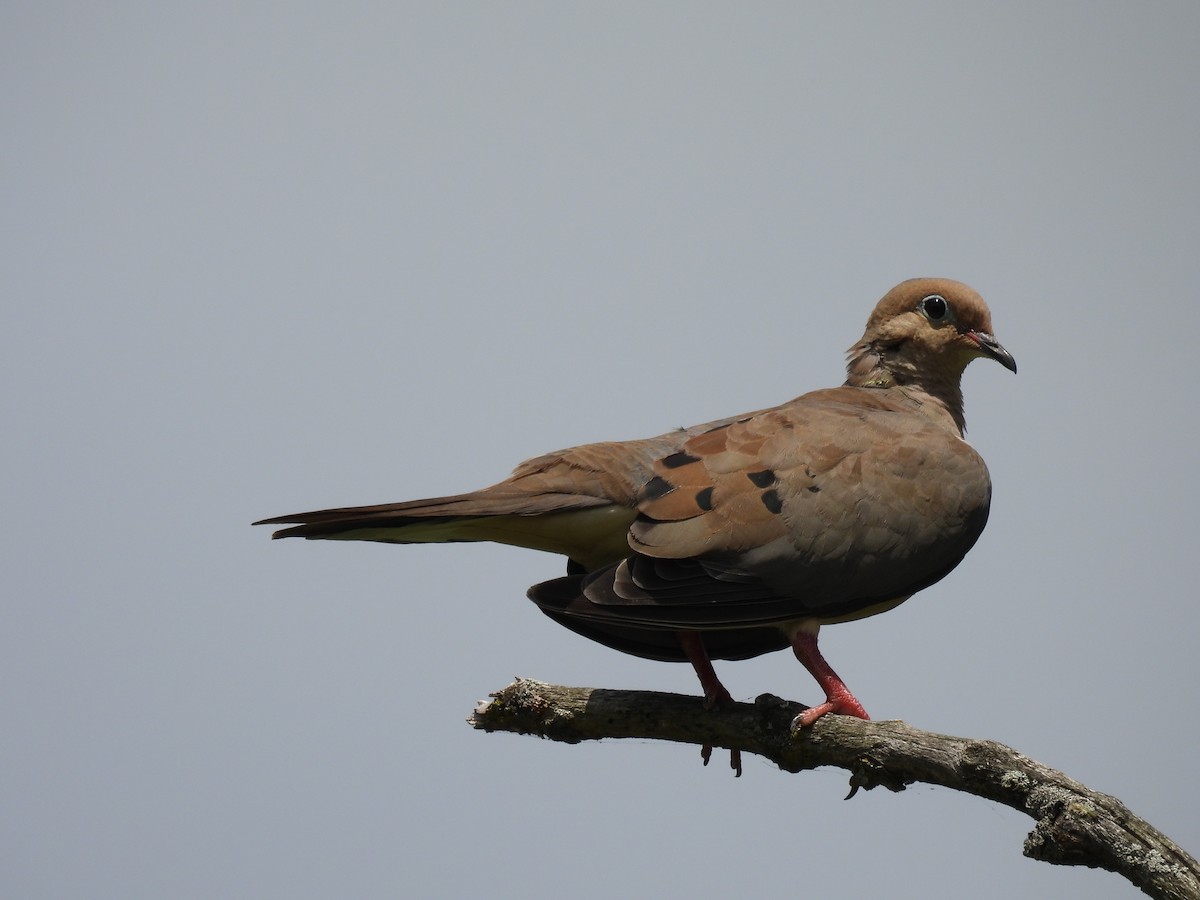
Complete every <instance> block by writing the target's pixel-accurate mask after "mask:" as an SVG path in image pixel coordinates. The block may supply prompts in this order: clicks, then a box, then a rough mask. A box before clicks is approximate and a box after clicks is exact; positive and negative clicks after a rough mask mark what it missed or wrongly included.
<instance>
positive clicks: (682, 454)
mask: <svg viewBox="0 0 1200 900" xmlns="http://www.w3.org/2000/svg"><path fill="white" fill-rule="evenodd" d="M699 461H700V457H698V456H692V454H690V453H688V452H687V451H686V450H680V451H678V452H677V453H672V454H671V455H670V456H664V457H663V458H662V464H663V465H664V466H666V467H667V468H668V469H678V468H679V467H680V466H686V465H689V464H690V463H694V462H699Z"/></svg>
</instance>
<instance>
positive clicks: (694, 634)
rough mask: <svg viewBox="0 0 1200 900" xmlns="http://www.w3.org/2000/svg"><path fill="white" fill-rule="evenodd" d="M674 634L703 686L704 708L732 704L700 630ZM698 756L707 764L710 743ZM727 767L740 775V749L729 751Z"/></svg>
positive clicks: (709, 754)
mask: <svg viewBox="0 0 1200 900" xmlns="http://www.w3.org/2000/svg"><path fill="white" fill-rule="evenodd" d="M676 635H677V636H678V638H679V645H680V646H681V647H683V652H684V653H686V654H687V658H688V661H689V662H690V663H691V664H692V668H693V669H695V670H696V676H697V677H698V678H699V679H700V686H701V687H702V688H704V708H705V709H713V708H715V707H718V706H727V705H729V704H732V703H733V697H732V696H730V694H729V691H727V690H726V689H725V685H723V684H721V679H719V678H717V670H716V669H714V668H713V664H712V660H711V659H709V658H708V650H706V649H705V647H704V637H703V636H702V635H701V634H700V632H698V631H678V632H676ZM700 758H701V759H702V760H704V764H705V765H706V766H707V765H708V761H709V759H711V758H712V744H705V745H704V746H703V747H701V748H700ZM729 767H730V768H731V769H733V771H734V772H736V773H737V777H739V778H740V777H741V775H742V751H740V750H730V751H729Z"/></svg>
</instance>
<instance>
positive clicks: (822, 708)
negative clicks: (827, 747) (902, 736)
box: [792, 692, 871, 734]
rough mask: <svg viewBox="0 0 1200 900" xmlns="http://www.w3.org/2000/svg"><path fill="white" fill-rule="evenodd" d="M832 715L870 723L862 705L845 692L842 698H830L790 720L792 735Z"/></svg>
mask: <svg viewBox="0 0 1200 900" xmlns="http://www.w3.org/2000/svg"><path fill="white" fill-rule="evenodd" d="M830 713H833V714H834V715H837V716H852V717H854V718H856V719H865V720H867V721H870V719H871V717H870V716H868V715H867V711H866V710H865V709H863V705H862V704H861V703H859V702H858V701H857V700H856V699H854V696H853V695H852V694H850V693H849V692H846V694H845V695H844V696H836V697H830V698H829V699H828V700H826V701H825V702H824V703H822V704H820V705H819V706H810V707H809V708H808V709H806V710H804V711H803V712H802V713H800V715H798V716H796V718H794V719H792V734H796V733H798V732H799V731H800V729H802V728H808V727H809V726H810V725H812V724H813V723H814V722H816V721H817V719H819V718H821V717H822V716H825V715H828V714H830Z"/></svg>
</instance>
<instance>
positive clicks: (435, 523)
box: [254, 488, 634, 568]
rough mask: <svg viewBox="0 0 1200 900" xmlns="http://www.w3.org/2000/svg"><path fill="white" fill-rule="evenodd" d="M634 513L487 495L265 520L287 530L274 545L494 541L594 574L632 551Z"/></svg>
mask: <svg viewBox="0 0 1200 900" xmlns="http://www.w3.org/2000/svg"><path fill="white" fill-rule="evenodd" d="M633 516H634V513H633V511H632V510H629V509H626V508H624V507H622V506H619V505H616V504H613V503H612V502H611V501H609V500H606V499H604V498H601V497H594V496H586V495H579V494H560V493H549V492H539V493H530V492H523V491H513V490H507V491H506V490H497V489H494V488H485V489H484V490H481V491H475V492H474V493H470V494H458V495H456V496H452V497H431V498H429V499H426V500H411V501H408V502H405V503H385V504H381V505H378V506H349V507H342V508H339V509H321V510H315V511H313V512H305V513H294V514H292V515H286V516H276V517H274V518H270V519H262V520H261V521H258V522H255V523H254V524H255V525H287V526H289V527H286V528H281V529H279V530H278V531H276V532H275V533H274V534H273V535H272V537H273V538H287V537H302V538H306V539H308V540H336V541H378V542H381V543H388V544H431V543H448V542H457V541H494V542H496V543H501V544H511V545H514V546H518V547H530V548H532V549H535V550H545V551H548V552H551V553H562V554H564V555H566V556H568V557H571V558H573V559H579V560H580V561H581V562H582V563H583V564H584V565H586V566H587V567H588V568H591V567H593V566H595V565H598V564H599V563H600V562H601V560H603V561H607V560H608V559H609V558H611V559H619V558H621V557H622V556H624V555H626V554H627V553H628V552H629V545H628V542H627V539H626V537H625V535H626V532H627V530H628V528H629V523H630V522H631V521H632V519H633Z"/></svg>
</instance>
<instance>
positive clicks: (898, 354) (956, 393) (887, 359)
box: [846, 342, 967, 435]
mask: <svg viewBox="0 0 1200 900" xmlns="http://www.w3.org/2000/svg"><path fill="white" fill-rule="evenodd" d="M905 351H908V352H905ZM963 368H965V367H960V366H955V365H949V366H948V365H946V360H944V359H942V360H930V359H921V358H920V356H919V354H914V353H913V352H912V350H911V349H910V348H909V347H905V348H904V349H903V350H901V349H900V348H898V347H887V346H884V345H881V344H877V343H874V342H872V343H864V344H858V345H857V346H855V347H853V348H851V350H850V360H849V362H848V363H847V364H846V384H847V386H849V387H861V388H875V389H881V390H887V389H895V390H900V391H902V392H903V393H904V394H906V395H907V396H909V397H911V398H912V399H913V400H915V401H916V402H917V403H918V404H919V405H920V406H922V407H927V406H928V405H929V404H930V403H932V404H933V406H934V407H935V409H927V411H928V412H931V413H934V414H936V413H937V412H941V413H942V414H944V415H948V416H949V417H950V419H952V420H953V422H954V425H955V427H956V428H957V429H958V433H959V434H960V435H962V434H964V433H965V432H966V430H967V422H966V418H965V417H964V415H963V395H962V373H963Z"/></svg>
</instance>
